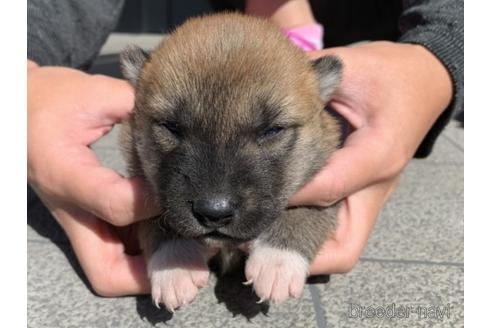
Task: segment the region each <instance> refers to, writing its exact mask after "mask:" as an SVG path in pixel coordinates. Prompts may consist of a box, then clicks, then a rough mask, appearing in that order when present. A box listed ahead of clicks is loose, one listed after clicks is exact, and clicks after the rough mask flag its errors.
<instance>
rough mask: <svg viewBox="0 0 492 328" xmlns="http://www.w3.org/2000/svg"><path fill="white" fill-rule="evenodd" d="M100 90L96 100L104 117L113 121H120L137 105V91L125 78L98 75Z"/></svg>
mask: <svg viewBox="0 0 492 328" xmlns="http://www.w3.org/2000/svg"><path fill="white" fill-rule="evenodd" d="M93 78H96V79H97V80H98V82H97V85H98V87H99V92H98V93H97V96H96V99H94V101H96V102H97V103H98V104H99V108H100V110H101V111H100V112H101V113H102V115H104V118H106V119H109V120H110V121H111V123H118V122H121V121H122V120H123V119H125V118H126V117H127V116H128V114H129V113H130V112H131V111H132V110H133V107H134V105H135V91H134V89H133V87H132V85H131V84H130V83H128V82H127V81H125V80H121V79H116V78H112V77H109V76H103V75H96V76H94V77H93Z"/></svg>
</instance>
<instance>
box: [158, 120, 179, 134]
mask: <svg viewBox="0 0 492 328" xmlns="http://www.w3.org/2000/svg"><path fill="white" fill-rule="evenodd" d="M157 124H158V125H159V126H161V127H163V128H166V129H167V130H168V131H169V132H171V133H172V134H173V135H175V136H176V137H180V136H181V135H182V131H181V129H180V127H179V125H178V123H176V122H174V121H163V122H158V123H157Z"/></svg>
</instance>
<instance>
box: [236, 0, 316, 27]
mask: <svg viewBox="0 0 492 328" xmlns="http://www.w3.org/2000/svg"><path fill="white" fill-rule="evenodd" d="M245 9H246V13H248V14H252V15H256V16H260V17H265V18H268V19H271V20H272V21H273V22H274V23H276V24H277V25H278V26H280V27H281V28H292V27H298V26H304V25H309V24H314V23H316V21H315V19H314V16H313V13H312V11H311V7H310V5H309V2H308V1H307V0H273V1H272V0H269V1H264V0H248V1H246V8H245Z"/></svg>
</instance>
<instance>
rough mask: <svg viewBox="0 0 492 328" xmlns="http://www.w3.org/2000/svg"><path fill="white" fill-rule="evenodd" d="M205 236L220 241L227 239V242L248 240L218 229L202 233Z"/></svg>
mask: <svg viewBox="0 0 492 328" xmlns="http://www.w3.org/2000/svg"><path fill="white" fill-rule="evenodd" d="M203 237H205V238H210V239H215V240H220V241H229V242H235V243H242V242H246V241H248V240H247V239H244V238H238V237H233V236H231V235H227V234H224V233H222V232H220V231H218V230H213V231H210V232H208V233H206V234H205V235H203Z"/></svg>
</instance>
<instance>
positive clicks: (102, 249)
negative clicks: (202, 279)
mask: <svg viewBox="0 0 492 328" xmlns="http://www.w3.org/2000/svg"><path fill="white" fill-rule="evenodd" d="M133 97H134V95H133V89H132V87H131V86H130V85H129V84H127V83H126V82H125V81H122V80H118V79H113V78H110V77H104V76H97V75H94V76H91V75H88V74H85V73H83V72H80V71H77V70H74V69H69V68H62V67H38V66H37V65H36V64H35V63H33V62H28V129H27V131H28V153H27V159H28V163H27V164H28V182H29V184H30V185H31V186H32V188H33V189H34V190H35V191H36V193H37V194H38V196H39V197H40V199H41V200H42V201H43V203H44V204H45V205H46V206H47V207H48V209H49V210H50V211H51V213H52V214H53V216H54V217H55V218H56V219H57V221H58V222H59V223H60V225H61V226H62V227H63V229H64V230H65V232H66V233H67V235H68V238H69V239H70V242H71V244H72V247H73V249H74V251H75V254H76V256H77V258H78V260H79V262H80V264H81V266H82V268H83V270H84V272H85V273H86V275H87V277H88V279H89V281H90V283H91V284H92V287H93V288H94V290H95V291H96V292H97V293H99V294H102V295H108V296H109V295H111V296H114V295H123V294H133V293H141V292H146V291H148V289H149V286H148V283H147V277H146V276H145V265H144V263H143V258H142V257H141V256H130V255H128V254H126V253H125V242H127V241H128V242H129V241H130V239H131V238H123V235H122V234H121V232H122V230H123V229H117V228H116V227H115V226H126V225H128V224H131V223H134V222H136V221H137V220H140V219H144V218H148V217H150V216H152V215H155V214H157V213H158V212H157V211H158V210H157V206H156V205H155V204H154V203H153V202H152V199H151V198H150V191H149V189H148V187H147V186H146V185H145V183H144V182H143V181H142V180H140V179H138V178H124V177H122V176H120V175H119V174H117V173H116V172H114V171H112V170H110V169H107V168H104V167H103V166H102V165H101V164H100V163H99V161H98V159H97V157H96V155H95V153H94V152H93V151H92V150H91V149H90V147H89V145H90V144H92V143H94V142H95V141H96V140H97V139H99V138H101V137H102V136H103V135H105V134H106V133H108V132H109V131H110V130H111V128H112V127H113V125H114V124H115V123H118V122H120V121H121V120H122V119H123V118H125V117H126V116H127V115H128V113H129V112H130V111H131V110H132V108H133V105H134V103H133V102H134V98H133Z"/></svg>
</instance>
